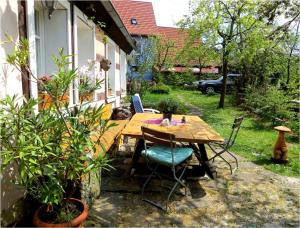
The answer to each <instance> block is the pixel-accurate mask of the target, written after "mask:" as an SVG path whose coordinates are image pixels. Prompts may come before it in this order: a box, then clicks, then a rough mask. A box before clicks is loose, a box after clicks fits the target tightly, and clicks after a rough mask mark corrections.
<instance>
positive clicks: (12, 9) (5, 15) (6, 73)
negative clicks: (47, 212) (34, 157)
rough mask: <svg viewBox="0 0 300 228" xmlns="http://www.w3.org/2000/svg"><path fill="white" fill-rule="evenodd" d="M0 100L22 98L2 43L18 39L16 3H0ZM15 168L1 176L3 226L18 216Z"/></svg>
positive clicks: (17, 74) (18, 77) (19, 193)
mask: <svg viewBox="0 0 300 228" xmlns="http://www.w3.org/2000/svg"><path fill="white" fill-rule="evenodd" d="M0 18H1V20H2V21H1V30H0V40H1V42H0V43H1V46H0V99H3V98H4V97H5V96H6V95H9V96H13V95H17V96H22V95H23V91H22V80H21V74H20V72H19V71H18V70H17V69H15V68H14V67H12V66H11V65H9V64H7V63H6V56H7V54H10V53H11V52H12V51H13V49H14V45H13V44H8V43H3V41H5V40H6V37H5V34H8V35H10V36H11V37H12V38H13V40H14V41H17V40H18V39H19V35H18V34H19V32H18V3H17V1H1V4H0ZM15 170H16V167H15V166H11V167H9V168H8V169H7V170H6V171H5V172H4V173H2V176H1V225H2V226H5V225H8V224H9V223H10V222H12V221H13V220H14V219H15V218H17V217H18V216H20V214H19V213H17V211H16V210H15V211H14V210H13V208H15V206H16V202H17V201H18V199H20V198H22V197H23V195H24V191H23V190H22V189H20V188H16V186H15V185H14V184H11V183H10V179H11V176H14V175H16V172H15ZM4 212H5V213H10V216H7V217H4V216H3V215H4Z"/></svg>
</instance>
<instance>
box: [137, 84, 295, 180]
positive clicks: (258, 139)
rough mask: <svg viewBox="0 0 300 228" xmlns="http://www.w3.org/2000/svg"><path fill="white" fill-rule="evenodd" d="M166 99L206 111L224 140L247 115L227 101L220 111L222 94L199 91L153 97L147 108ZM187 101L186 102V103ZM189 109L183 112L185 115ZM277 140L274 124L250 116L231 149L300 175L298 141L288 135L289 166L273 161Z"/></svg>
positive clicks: (145, 98)
mask: <svg viewBox="0 0 300 228" xmlns="http://www.w3.org/2000/svg"><path fill="white" fill-rule="evenodd" d="M166 97H172V98H174V99H176V100H177V101H179V102H180V103H181V104H182V106H185V105H184V104H185V103H189V104H192V105H194V106H197V107H199V108H200V109H202V110H203V116H202V118H203V119H204V120H205V121H206V122H207V123H208V124H209V125H210V126H212V127H213V128H214V129H215V130H216V131H217V132H219V133H220V134H221V135H222V136H223V137H225V138H226V137H228V136H229V134H230V132H231V126H232V123H233V120H234V118H235V117H237V116H240V115H242V114H246V113H245V112H244V111H242V110H241V109H239V108H237V107H233V106H232V105H230V104H229V103H228V101H226V105H225V108H224V109H217V108H216V107H217V105H218V102H219V95H214V96H207V95H203V94H201V93H200V92H199V91H188V90H180V89H174V90H172V91H171V93H170V94H168V95H162V94H150V93H147V94H145V95H144V96H143V98H142V100H143V104H144V106H145V107H151V106H152V108H156V105H157V103H158V102H159V101H160V100H161V99H163V98H166ZM182 101H185V102H182ZM185 111H186V107H183V108H182V109H181V110H180V112H182V113H184V112H185ZM276 138H277V132H275V131H274V130H273V127H272V126H271V124H270V123H265V122H263V121H260V120H258V119H257V118H254V117H251V116H249V115H246V118H245V120H244V122H243V123H242V127H241V130H240V132H239V135H238V137H237V140H236V143H235V145H234V146H233V147H232V148H231V150H232V151H233V152H235V153H237V154H239V155H241V156H243V157H245V158H247V159H249V160H251V161H252V162H254V163H256V164H259V165H263V166H264V167H265V168H266V169H269V170H272V171H273V172H275V173H278V174H281V175H286V176H297V177H298V176H299V161H300V159H299V151H300V145H299V142H298V140H297V139H295V138H293V137H289V136H287V137H286V139H287V142H288V147H289V163H288V164H286V165H279V164H273V163H272V162H271V161H270V158H271V155H272V150H273V145H274V143H275V141H276Z"/></svg>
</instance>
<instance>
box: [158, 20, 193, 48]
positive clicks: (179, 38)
mask: <svg viewBox="0 0 300 228" xmlns="http://www.w3.org/2000/svg"><path fill="white" fill-rule="evenodd" d="M157 32H158V34H159V35H161V36H162V39H165V40H171V41H173V42H174V45H175V48H176V49H177V50H179V49H182V48H183V47H184V42H185V41H186V39H187V38H188V36H189V34H188V32H187V31H186V30H182V29H180V28H173V27H162V26H157Z"/></svg>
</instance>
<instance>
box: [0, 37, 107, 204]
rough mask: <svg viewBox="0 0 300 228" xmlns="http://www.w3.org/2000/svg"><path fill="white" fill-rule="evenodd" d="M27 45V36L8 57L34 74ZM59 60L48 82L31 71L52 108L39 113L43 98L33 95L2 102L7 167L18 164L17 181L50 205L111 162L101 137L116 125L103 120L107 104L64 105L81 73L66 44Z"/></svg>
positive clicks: (1, 132) (0, 134)
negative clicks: (66, 52)
mask: <svg viewBox="0 0 300 228" xmlns="http://www.w3.org/2000/svg"><path fill="white" fill-rule="evenodd" d="M24 44H25V45H24ZM26 44H27V41H26V40H22V41H21V43H20V44H18V45H17V46H16V49H15V51H14V52H13V53H12V54H10V55H8V57H7V61H8V62H9V63H10V64H12V65H14V66H15V67H16V68H17V69H21V67H22V68H24V69H26V70H27V71H28V72H29V73H31V71H30V68H29V66H28V65H27V61H25V60H26V59H27V58H28V55H29V52H28V46H27V45H26ZM53 59H54V62H55V63H56V65H57V73H55V74H53V76H52V80H46V81H47V83H45V82H44V81H43V80H40V79H39V78H36V77H35V75H33V74H30V77H31V79H34V80H36V81H38V82H39V84H40V88H42V89H43V90H44V92H45V93H47V94H48V95H49V96H50V97H51V98H52V101H53V102H52V103H51V106H50V108H49V109H44V110H40V111H39V112H36V111H35V109H36V105H37V104H38V101H37V100H36V99H32V98H31V99H28V100H27V99H25V98H17V97H15V96H14V97H9V96H7V97H6V98H5V99H3V100H1V102H0V106H1V108H0V126H1V130H0V137H1V138H0V140H1V149H2V151H1V160H2V166H1V172H3V171H4V170H6V169H7V168H8V167H9V166H10V165H12V164H14V163H15V164H17V165H18V172H19V178H17V177H16V179H15V180H14V181H15V183H17V184H20V185H22V186H24V187H25V188H26V192H27V193H28V194H30V195H32V196H33V197H35V198H37V199H38V200H39V202H41V203H43V204H46V205H49V208H50V209H51V208H53V206H54V205H60V204H61V203H62V200H63V198H64V197H68V196H70V195H71V194H72V191H70V192H68V191H67V187H70V186H72V187H74V186H76V185H77V184H79V183H80V181H81V178H82V177H83V176H84V175H86V174H87V173H89V172H91V171H96V170H98V169H99V168H101V167H102V168H105V169H106V168H108V167H109V165H108V159H107V158H106V156H105V155H103V154H105V151H104V149H103V147H102V146H100V147H99V145H102V144H101V142H100V137H101V136H102V135H103V133H104V132H105V131H106V130H107V129H108V128H109V127H111V126H112V125H108V124H107V121H106V120H102V119H101V116H102V111H103V107H102V106H100V107H91V106H89V105H88V104H84V105H83V104H79V105H78V106H76V107H74V108H73V109H70V108H69V107H68V103H66V104H65V105H64V107H61V106H60V105H59V97H60V96H61V95H65V93H66V91H67V90H68V89H69V86H70V83H71V82H73V81H74V80H75V79H76V78H77V76H78V74H77V72H76V71H75V70H69V69H68V64H70V63H69V56H67V55H64V53H63V50H62V49H60V50H59V56H57V57H55V56H54V57H53ZM91 134H93V135H94V136H95V137H93V138H92V137H91ZM96 152H97V153H98V152H99V154H100V156H99V154H96ZM101 154H102V155H101ZM95 155H96V156H95ZM71 189H72V188H71ZM73 190H74V188H73Z"/></svg>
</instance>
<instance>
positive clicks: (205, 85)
mask: <svg viewBox="0 0 300 228" xmlns="http://www.w3.org/2000/svg"><path fill="white" fill-rule="evenodd" d="M240 76H241V75H240V74H228V75H227V82H226V86H227V90H228V91H230V90H233V89H234V86H235V84H236V81H237V79H238V77H240ZM222 85H223V76H222V77H220V78H218V79H217V80H201V81H200V82H199V84H198V89H199V90H200V91H201V92H202V93H216V92H220V91H221V90H222Z"/></svg>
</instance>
